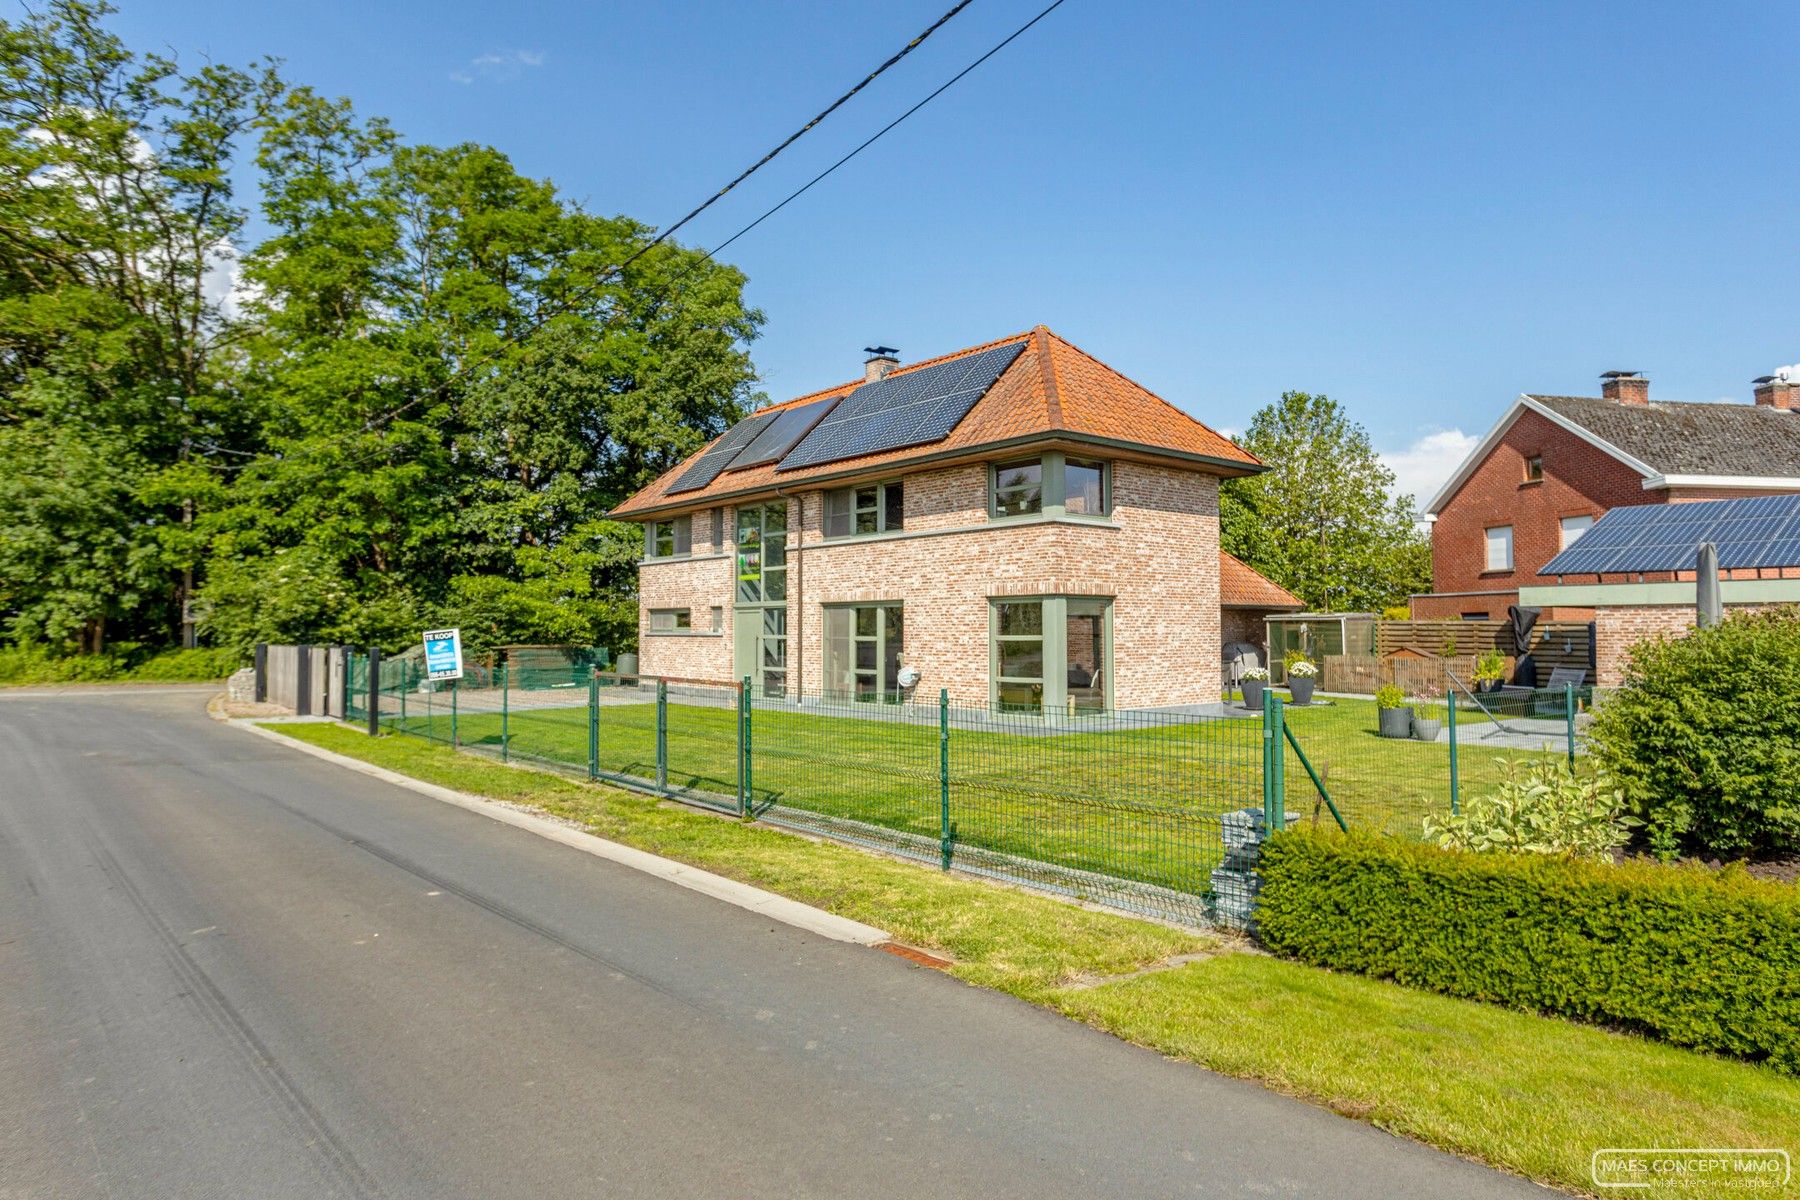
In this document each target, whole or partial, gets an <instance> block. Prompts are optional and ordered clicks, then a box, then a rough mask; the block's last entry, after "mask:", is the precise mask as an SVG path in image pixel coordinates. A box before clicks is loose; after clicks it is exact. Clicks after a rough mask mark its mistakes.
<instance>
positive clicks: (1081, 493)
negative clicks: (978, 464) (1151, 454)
mask: <svg viewBox="0 0 1800 1200" xmlns="http://www.w3.org/2000/svg"><path fill="white" fill-rule="evenodd" d="M1111 513H1112V463H1111V462H1109V461H1107V460H1106V459H1099V458H1082V457H1080V456H1071V455H1067V454H1063V453H1061V452H1057V451H1051V452H1047V453H1044V454H1040V455H1038V456H1036V457H1035V458H1018V459H1010V460H1006V461H1001V462H994V463H989V464H988V519H989V520H990V521H1006V520H1017V519H1020V518H1028V517H1089V518H1094V519H1100V518H1104V517H1107V516H1110V515H1111Z"/></svg>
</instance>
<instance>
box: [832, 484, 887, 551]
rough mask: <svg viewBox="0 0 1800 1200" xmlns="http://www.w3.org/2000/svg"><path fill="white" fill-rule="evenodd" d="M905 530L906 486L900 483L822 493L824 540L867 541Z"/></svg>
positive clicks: (865, 485) (863, 486) (862, 486)
mask: <svg viewBox="0 0 1800 1200" xmlns="http://www.w3.org/2000/svg"><path fill="white" fill-rule="evenodd" d="M904 528H906V484H905V483H904V482H902V481H900V480H897V479H896V480H892V481H890V482H887V483H865V484H861V485H859V486H856V487H845V488H834V489H832V490H831V491H828V492H826V493H825V536H826V537H827V538H832V539H835V538H851V537H868V536H870V535H871V534H877V533H895V532H898V531H899V530H902V529H904Z"/></svg>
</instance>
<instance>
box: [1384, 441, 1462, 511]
mask: <svg viewBox="0 0 1800 1200" xmlns="http://www.w3.org/2000/svg"><path fill="white" fill-rule="evenodd" d="M1480 440H1481V438H1480V437H1479V436H1477V435H1475V434H1473V433H1464V432H1463V431H1462V430H1460V429H1439V430H1436V431H1434V432H1432V433H1427V434H1425V435H1424V436H1422V437H1420V438H1418V439H1417V440H1415V441H1414V442H1413V443H1412V445H1410V446H1407V447H1406V448H1405V449H1403V450H1389V451H1384V452H1383V453H1382V455H1381V461H1382V462H1384V463H1386V464H1387V468H1388V470H1390V471H1392V472H1393V473H1394V491H1395V493H1396V494H1398V495H1402V496H1405V495H1410V496H1412V498H1413V500H1414V501H1415V502H1416V503H1417V504H1418V505H1419V507H1421V508H1423V507H1424V506H1425V505H1426V504H1429V503H1430V502H1431V498H1432V497H1433V496H1435V495H1436V494H1437V490H1438V489H1439V488H1440V487H1443V486H1444V481H1445V480H1446V479H1449V478H1450V472H1452V471H1454V470H1456V468H1457V466H1458V464H1460V463H1461V462H1462V460H1463V459H1465V458H1467V457H1468V456H1469V451H1471V450H1473V449H1475V443H1477V442H1479V441H1480Z"/></svg>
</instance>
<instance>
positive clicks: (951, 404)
mask: <svg viewBox="0 0 1800 1200" xmlns="http://www.w3.org/2000/svg"><path fill="white" fill-rule="evenodd" d="M1024 349H1025V344H1024V343H1023V342H1013V343H1011V344H1009V345H1005V346H995V347H994V348H993V349H991V350H983V351H981V352H980V353H979V354H970V355H966V356H964V357H962V358H957V359H952V360H950V361H949V362H946V363H939V364H938V365H937V366H933V367H920V368H918V369H916V370H912V371H906V372H903V373H901V374H899V375H890V376H889V377H887V378H886V379H878V380H876V381H875V382H873V383H865V384H863V385H862V386H861V387H859V388H857V389H856V390H855V391H853V392H851V393H850V394H849V395H848V396H845V397H844V398H843V400H842V401H840V402H839V403H838V406H837V407H836V408H835V409H833V410H832V412H831V414H830V415H829V416H827V417H826V418H825V419H824V420H823V421H820V422H819V423H818V425H816V426H815V427H814V428H813V429H812V431H811V432H810V433H808V434H807V435H806V436H805V437H804V438H802V439H801V440H800V442H799V444H798V445H796V446H795V447H794V448H793V449H792V450H790V451H789V452H788V454H787V455H786V457H784V458H783V459H782V460H781V463H780V465H779V466H778V467H777V468H776V470H778V471H792V470H795V469H796V468H799V467H811V466H817V465H819V464H820V463H828V462H837V461H839V460H841V459H846V458H858V457H861V456H862V455H865V454H879V453H881V452H882V451H884V450H899V449H903V448H904V447H907V446H923V445H928V444H929V443H931V442H941V441H943V440H944V439H945V438H946V437H948V436H950V431H951V430H952V429H955V428H956V426H957V423H958V422H960V421H961V420H962V419H963V418H964V417H966V416H968V415H969V410H970V409H972V408H974V407H975V404H976V402H977V401H978V400H980V399H981V398H982V397H983V396H985V395H986V394H987V392H988V389H990V388H992V387H993V386H994V383H995V382H996V381H997V380H998V379H999V378H1000V376H1001V374H1002V373H1003V372H1004V371H1005V370H1006V368H1008V367H1010V366H1011V365H1012V363H1013V360H1014V359H1016V358H1017V357H1018V356H1019V354H1020V352H1021V351H1023V350H1024Z"/></svg>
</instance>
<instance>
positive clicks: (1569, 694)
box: [1563, 683, 1575, 771]
mask: <svg viewBox="0 0 1800 1200" xmlns="http://www.w3.org/2000/svg"><path fill="white" fill-rule="evenodd" d="M1563 704H1564V712H1565V714H1566V715H1567V718H1568V734H1569V770H1571V771H1573V770H1574V769H1575V685H1574V684H1572V683H1565V684H1563Z"/></svg>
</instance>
